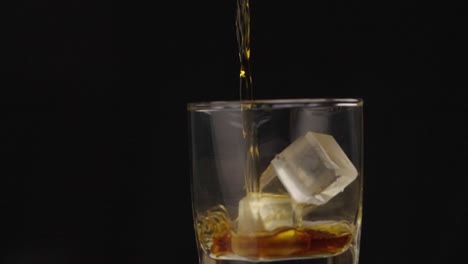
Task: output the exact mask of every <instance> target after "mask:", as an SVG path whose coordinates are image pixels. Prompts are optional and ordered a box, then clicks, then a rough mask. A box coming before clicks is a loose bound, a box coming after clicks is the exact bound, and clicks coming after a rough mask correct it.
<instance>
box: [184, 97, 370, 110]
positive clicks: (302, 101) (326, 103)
mask: <svg viewBox="0 0 468 264" xmlns="http://www.w3.org/2000/svg"><path fill="white" fill-rule="evenodd" d="M363 103H364V100H363V99H362V98H350V97H348V98H290V99H258V100H250V101H249V100H245V101H240V100H237V101H234V100H231V101H205V102H190V103H187V110H188V111H203V110H205V111H206V110H229V109H240V108H241V105H242V104H249V109H250V110H255V109H265V108H274V109H278V108H295V107H362V106H363Z"/></svg>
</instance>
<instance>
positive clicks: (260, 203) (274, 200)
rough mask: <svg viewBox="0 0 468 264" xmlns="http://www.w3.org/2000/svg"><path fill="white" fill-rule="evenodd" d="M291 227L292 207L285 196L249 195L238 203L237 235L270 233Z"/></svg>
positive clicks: (289, 200) (289, 199)
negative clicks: (279, 228)
mask: <svg viewBox="0 0 468 264" xmlns="http://www.w3.org/2000/svg"><path fill="white" fill-rule="evenodd" d="M292 226H293V207H292V203H291V198H290V197H289V196H287V195H274V194H259V193H250V194H248V195H247V196H245V197H244V198H242V199H241V200H240V202H239V217H238V223H237V231H238V232H239V233H249V232H263V231H272V230H274V229H276V228H278V227H292Z"/></svg>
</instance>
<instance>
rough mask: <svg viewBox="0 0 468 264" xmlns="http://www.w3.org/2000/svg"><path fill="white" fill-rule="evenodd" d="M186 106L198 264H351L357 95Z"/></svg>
mask: <svg viewBox="0 0 468 264" xmlns="http://www.w3.org/2000/svg"><path fill="white" fill-rule="evenodd" d="M187 109H188V120H189V132H190V133H189V134H190V162H191V199H192V209H193V223H194V228H195V234H196V243H197V245H196V246H197V248H198V256H199V264H244V263H251V262H256V263H266V262H276V263H287V264H293V263H294V264H295V263H298V264H299V263H301V264H319V263H323V264H325V263H326V264H358V260H359V247H360V232H361V219H362V191H363V100H362V99H360V98H310V99H309V98H305V99H274V100H254V101H213V102H195V103H189V104H188V105H187Z"/></svg>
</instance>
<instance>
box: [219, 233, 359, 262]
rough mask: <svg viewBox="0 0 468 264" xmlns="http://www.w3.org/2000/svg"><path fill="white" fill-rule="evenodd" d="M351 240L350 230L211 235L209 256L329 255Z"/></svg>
mask: <svg viewBox="0 0 468 264" xmlns="http://www.w3.org/2000/svg"><path fill="white" fill-rule="evenodd" d="M350 242H351V233H343V234H336V233H332V232H327V231H324V230H315V229H307V228H305V229H304V228H301V229H292V228H289V229H282V230H278V231H275V232H272V233H267V234H253V235H236V234H231V233H226V234H224V235H222V236H219V237H215V238H214V240H213V246H212V247H211V255H212V256H215V257H222V256H227V257H228V258H229V256H233V255H237V256H241V257H245V258H247V259H253V260H260V259H263V260H269V259H270V260H274V259H284V258H288V259H291V258H301V257H314V256H315V257H320V256H332V255H335V254H338V253H341V252H343V251H344V250H345V249H346V248H347V246H348V245H349V243H350Z"/></svg>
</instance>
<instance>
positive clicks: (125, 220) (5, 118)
mask: <svg viewBox="0 0 468 264" xmlns="http://www.w3.org/2000/svg"><path fill="white" fill-rule="evenodd" d="M306 2H307V3H306ZM316 2H317V3H316ZM318 2H319V3H318ZM251 4H252V5H251V10H252V74H253V79H254V96H255V97H256V98H296V97H360V98H363V99H364V100H365V185H364V187H365V192H364V220H363V223H364V225H363V231H362V232H363V233H362V245H361V247H362V250H361V263H362V264H375V263H454V262H456V261H457V259H458V258H459V257H461V256H463V255H464V254H463V253H464V252H463V250H464V249H465V248H466V245H467V244H466V239H465V237H466V235H467V230H466V222H467V221H468V217H467V203H466V198H465V194H466V192H467V190H468V182H467V177H466V161H467V159H466V158H467V157H466V145H467V129H466V123H467V106H466V105H467V103H466V102H467V99H468V98H467V96H466V95H465V94H464V89H466V87H467V86H466V70H467V69H466V59H467V52H466V44H467V35H466V26H467V20H466V16H465V17H464V13H463V12H462V10H463V9H462V6H461V5H456V4H448V3H445V2H444V3H442V2H440V3H439V4H437V5H436V4H429V3H424V4H420V3H416V2H413V1H403V2H401V3H400V2H397V1H391V2H385V3H384V2H379V1H361V2H352V3H351V2H349V1H326V2H323V1H322V2H320V1H305V2H304V1H287V2H284V3H280V2H279V1H270V0H269V1H259V0H252V3H251ZM1 10H2V11H3V12H4V13H5V14H4V15H2V16H1V20H2V23H1V29H2V30H1V34H2V36H1V40H2V44H3V45H2V46H3V48H2V50H1V53H0V54H1V60H0V61H1V79H0V80H1V83H0V91H1V94H0V100H1V105H0V107H1V108H0V122H1V123H0V135H1V136H0V153H1V159H0V164H1V166H0V168H1V169H0V206H1V218H2V219H3V224H2V225H1V227H0V245H1V251H0V263H5V264H17V263H18V264H20V263H21V264H29V263H48V264H51V263H87V264H88V263H117V262H120V263H160V262H161V257H162V256H170V257H174V258H176V259H177V261H175V260H174V261H172V260H171V261H170V262H180V263H182V262H185V263H195V260H196V255H195V252H196V251H195V239H194V234H193V230H192V219H191V211H190V210H191V205H190V196H189V191H190V186H189V168H190V167H189V164H188V144H187V143H188V138H187V119H186V117H187V115H186V110H185V106H186V104H187V103H188V102H192V101H206V100H237V99H238V98H239V91H238V88H239V87H238V85H239V80H238V69H239V61H238V54H237V51H238V50H237V46H236V38H235V26H234V21H235V12H236V10H235V2H234V0H226V1H216V0H206V1H188V0H184V1H166V2H153V3H146V4H141V5H140V4H137V3H136V2H135V3H134V2H126V3H117V2H115V1H114V2H111V1H93V3H85V2H84V1H79V0H75V1H14V3H11V4H9V6H6V7H4V8H2V9H1Z"/></svg>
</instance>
